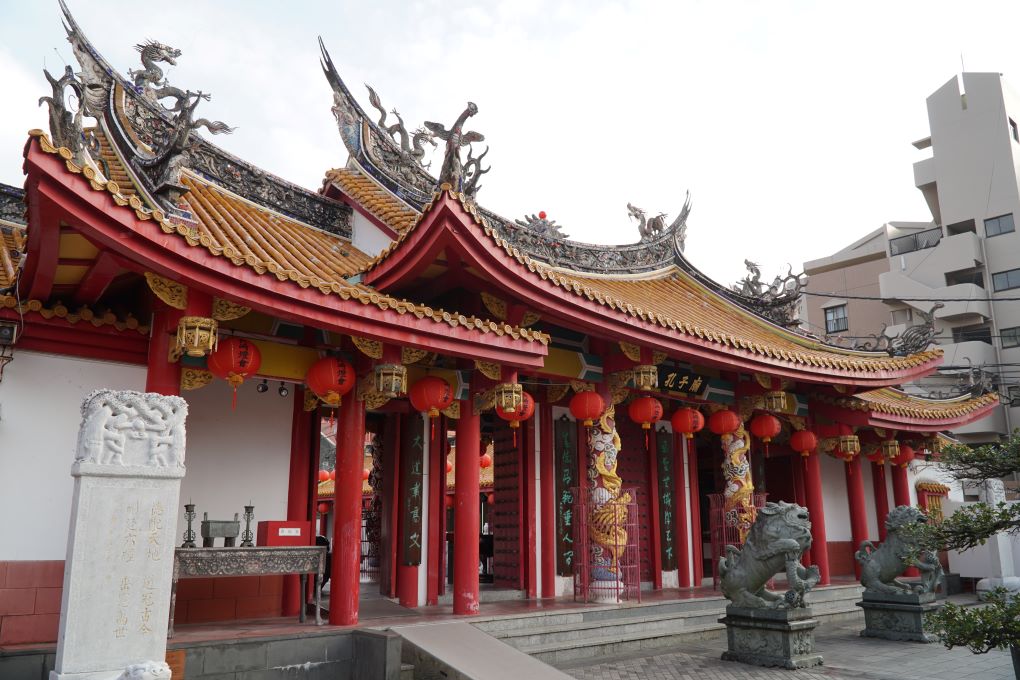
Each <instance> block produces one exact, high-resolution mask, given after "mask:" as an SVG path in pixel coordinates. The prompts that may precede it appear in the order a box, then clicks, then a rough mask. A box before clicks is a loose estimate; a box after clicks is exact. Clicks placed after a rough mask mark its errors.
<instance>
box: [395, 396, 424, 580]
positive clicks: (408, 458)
mask: <svg viewBox="0 0 1020 680" xmlns="http://www.w3.org/2000/svg"><path fill="white" fill-rule="evenodd" d="M406 422H407V427H403V428H401V431H400V434H401V447H400V494H401V497H400V505H401V510H400V514H401V517H400V520H401V527H402V531H401V540H402V541H403V546H402V551H401V552H402V554H403V564H405V565H407V566H411V567H417V566H418V565H420V564H421V542H422V540H423V539H422V535H421V527H422V511H423V508H422V484H423V482H424V479H425V478H424V473H425V471H424V466H423V461H424V453H425V424H424V422H423V420H422V418H421V416H420V415H419V414H417V413H415V414H412V415H411V416H410V417H408V418H407V421H406Z"/></svg>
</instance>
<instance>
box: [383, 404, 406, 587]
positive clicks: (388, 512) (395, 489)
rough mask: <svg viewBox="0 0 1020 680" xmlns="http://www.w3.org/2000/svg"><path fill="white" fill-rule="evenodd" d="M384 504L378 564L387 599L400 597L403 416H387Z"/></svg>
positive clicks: (384, 444) (384, 441)
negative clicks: (398, 593) (398, 540)
mask: <svg viewBox="0 0 1020 680" xmlns="http://www.w3.org/2000/svg"><path fill="white" fill-rule="evenodd" d="M383 432H384V435H383V450H384V452H385V457H384V458H383V503H382V521H381V522H380V524H381V529H382V531H381V533H382V541H383V546H382V550H381V551H380V552H381V557H382V560H381V561H380V564H379V573H380V574H381V575H382V577H381V578H380V579H379V581H380V583H379V586H380V590H379V592H380V593H381V594H382V595H384V596H385V597H396V596H397V563H398V561H399V557H398V555H397V546H398V545H399V543H398V542H397V539H398V536H399V531H400V529H399V527H400V520H399V517H400V515H399V508H400V501H399V498H400V494H399V487H400V441H401V439H400V414H397V413H389V414H387V415H386V425H385V429H384V430H383Z"/></svg>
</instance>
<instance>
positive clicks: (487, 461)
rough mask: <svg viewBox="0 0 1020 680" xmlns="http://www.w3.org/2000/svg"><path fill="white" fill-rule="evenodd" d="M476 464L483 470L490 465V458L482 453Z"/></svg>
mask: <svg viewBox="0 0 1020 680" xmlns="http://www.w3.org/2000/svg"><path fill="white" fill-rule="evenodd" d="M478 464H479V465H481V466H482V467H483V468H487V467H489V466H490V465H492V456H490V455H489V454H487V453H483V454H482V457H481V458H479V459H478Z"/></svg>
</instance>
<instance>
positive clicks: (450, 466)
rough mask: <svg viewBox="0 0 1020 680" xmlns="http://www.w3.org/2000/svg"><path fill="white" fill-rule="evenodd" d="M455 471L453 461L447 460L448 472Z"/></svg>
mask: <svg viewBox="0 0 1020 680" xmlns="http://www.w3.org/2000/svg"><path fill="white" fill-rule="evenodd" d="M451 472H453V463H451V462H450V461H446V474H450V473H451Z"/></svg>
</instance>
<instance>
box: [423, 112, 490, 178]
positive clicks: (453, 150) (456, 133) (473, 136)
mask: <svg viewBox="0 0 1020 680" xmlns="http://www.w3.org/2000/svg"><path fill="white" fill-rule="evenodd" d="M476 113H478V107H477V106H476V105H475V103H474V102H468V105H467V108H466V109H464V111H463V112H462V113H461V114H460V116H458V117H457V120H456V121H454V123H453V126H452V127H450V129H449V130H447V129H446V127H445V126H443V125H442V124H440V123H433V122H431V121H425V127H427V128H428V129H429V130H431V131H432V134H433V135H435V136H436V137H437V138H439V139H441V140H443V141H444V142H446V154H445V156H444V157H443V167H442V169H441V170H440V171H439V183H440V184H449V185H450V186H451V187H453V188H454V190H455V191H464V190H465V188H473V189H474V191H477V190H478V186H477V181H475V182H473V184H474V186H473V187H470V186H469V187H465V183H464V164H463V163H461V160H460V148H461V147H462V146H468V145H470V144H473V143H474V142H482V141H485V136H484V135H482V134H481V133H478V132H475V131H473V130H471V131H468V132H464V123H466V122H467V119H468V118H470V117H471V116H473V115H475V114H476ZM484 155H485V154H482V156H484ZM472 160H475V159H472ZM477 160H478V161H481V157H479V158H478V159H477ZM480 167H481V166H480V165H479V166H478V168H479V169H480ZM485 172H488V170H485ZM477 177H478V172H477V171H475V172H474V175H473V176H472V178H471V179H472V180H477Z"/></svg>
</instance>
